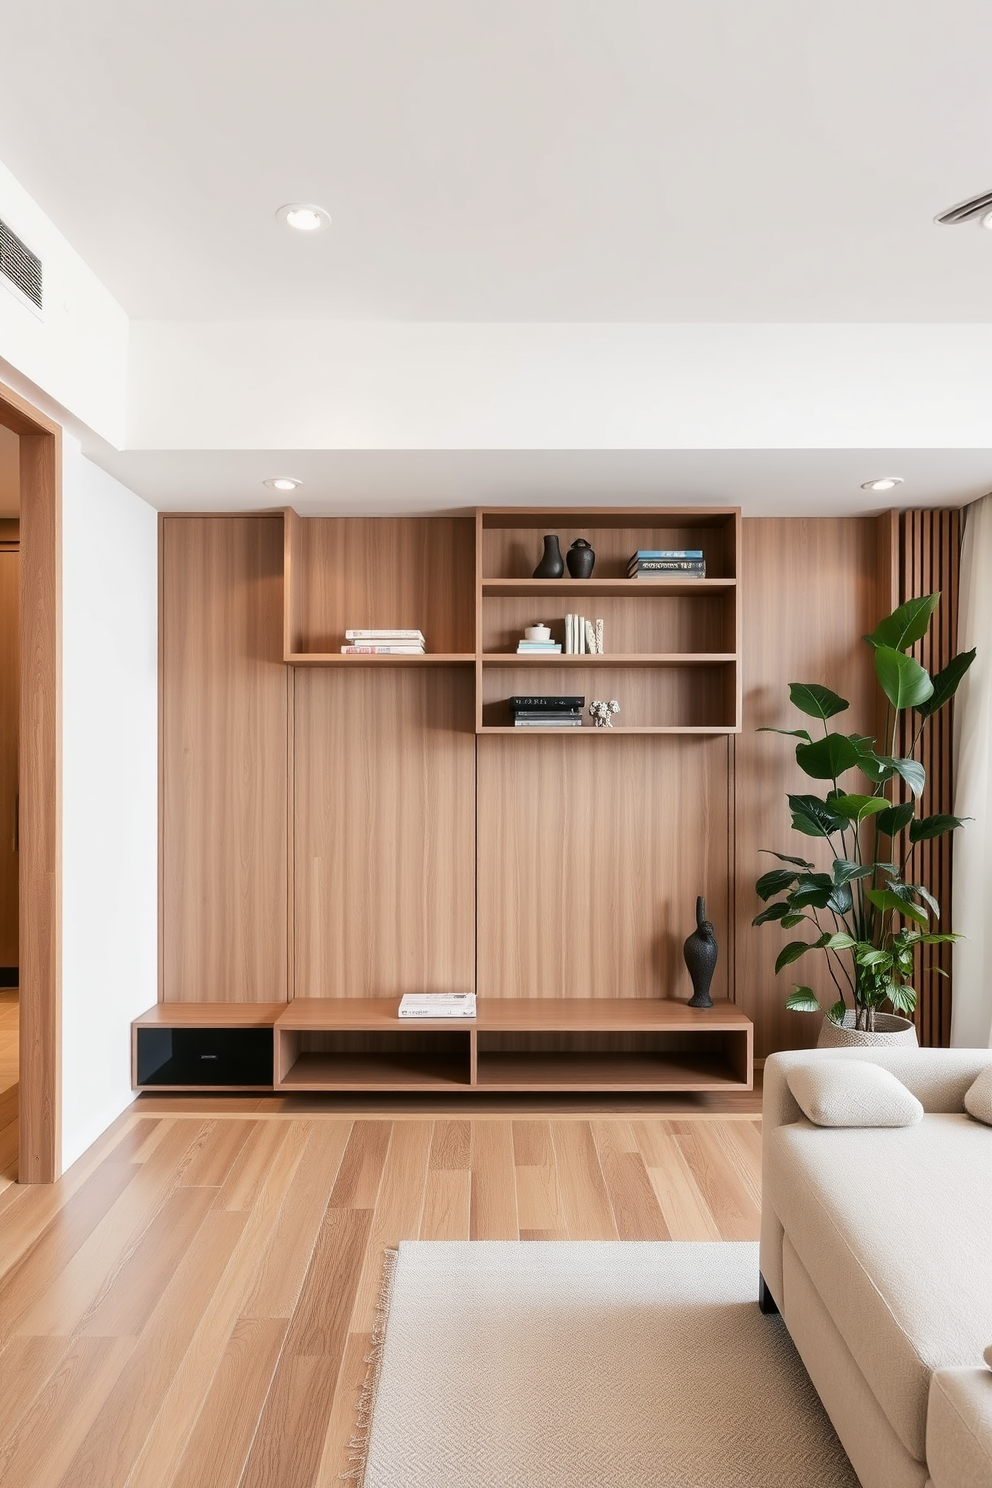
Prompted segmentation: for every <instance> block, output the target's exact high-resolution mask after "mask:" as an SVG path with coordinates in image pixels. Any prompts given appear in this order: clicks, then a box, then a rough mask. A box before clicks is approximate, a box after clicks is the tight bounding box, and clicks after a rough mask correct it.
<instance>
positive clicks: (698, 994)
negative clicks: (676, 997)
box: [682, 894, 719, 1008]
mask: <svg viewBox="0 0 992 1488" xmlns="http://www.w3.org/2000/svg"><path fill="white" fill-rule="evenodd" d="M682 954H683V956H684V957H685V964H686V966H687V967H688V968H689V976H690V977H691V978H692V993H693V995H692V996H691V997H690V999H689V1006H690V1007H696V1008H708V1007H712V1006H713V999H712V997H711V996H710V982H712V980H713V972H714V970H715V969H716V958H717V956H718V955H719V949H718V947H717V943H716V939H715V937H714V935H713V926H712V925H711V924H710V922H709V920H708V919H707V918H706V900H705V899H704V898H703V896H702V895H701V894H700V895H699V897H698V898H697V900H696V928H695V930H694V931H693V932H692V934H691V935H688V936H686V939H685V944H684V945H683V946H682Z"/></svg>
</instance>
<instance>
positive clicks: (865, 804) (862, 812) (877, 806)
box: [830, 796, 888, 822]
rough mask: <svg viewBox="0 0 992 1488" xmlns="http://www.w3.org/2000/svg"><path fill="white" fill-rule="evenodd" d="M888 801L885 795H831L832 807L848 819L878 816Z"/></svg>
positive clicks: (855, 819) (854, 819)
mask: <svg viewBox="0 0 992 1488" xmlns="http://www.w3.org/2000/svg"><path fill="white" fill-rule="evenodd" d="M887 805H888V802H887V801H886V800H885V797H884V796H831V797H830V808H831V810H832V811H839V812H840V814H841V816H846V817H847V819H848V821H858V822H861V821H864V820H865V818H866V817H869V816H878V815H879V813H880V812H882V811H884V810H885V808H886V806H887Z"/></svg>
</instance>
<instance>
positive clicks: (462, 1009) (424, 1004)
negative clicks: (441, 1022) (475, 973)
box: [399, 992, 475, 1018]
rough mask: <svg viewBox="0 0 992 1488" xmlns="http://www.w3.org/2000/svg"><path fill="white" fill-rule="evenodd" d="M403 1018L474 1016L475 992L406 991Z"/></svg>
mask: <svg viewBox="0 0 992 1488" xmlns="http://www.w3.org/2000/svg"><path fill="white" fill-rule="evenodd" d="M399 1016H400V1017H401V1018H474V1017H475V993H474V992H404V994H403V996H402V997H401V998H400V1006H399Z"/></svg>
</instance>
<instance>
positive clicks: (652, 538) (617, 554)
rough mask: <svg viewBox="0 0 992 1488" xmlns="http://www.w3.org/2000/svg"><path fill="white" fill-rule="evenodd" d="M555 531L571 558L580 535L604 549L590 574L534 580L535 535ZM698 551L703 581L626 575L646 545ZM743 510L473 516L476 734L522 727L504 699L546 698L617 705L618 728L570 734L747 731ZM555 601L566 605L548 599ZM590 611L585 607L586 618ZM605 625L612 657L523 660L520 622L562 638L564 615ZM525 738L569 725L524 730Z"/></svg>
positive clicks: (491, 512) (538, 547)
mask: <svg viewBox="0 0 992 1488" xmlns="http://www.w3.org/2000/svg"><path fill="white" fill-rule="evenodd" d="M545 532H555V533H557V535H558V537H559V542H560V546H561V550H562V555H563V556H564V555H565V554H566V552H567V549H568V547H569V546H570V544H571V543H572V542H573V541H574V540H575V539H576V538H577V537H584V538H586V539H587V540H588V541H589V542H590V543H591V544H592V546H593V548H594V550H595V553H596V565H595V569H594V571H593V575H592V577H591V578H589V579H573V578H571V577H569V576H563V577H562V578H560V579H536V578H533V577H528V572H530V573H532V572H533V568H534V567H535V566H536V565H537V563H538V562H539V560H540V556H541V551H542V542H541V534H542V533H545ZM647 547H651V548H682V547H698V548H702V550H703V554H704V557H705V560H706V575H707V576H706V578H705V579H684V578H679V577H678V576H675V577H671V578H660V579H628V578H627V576H626V575H627V563H628V560H629V559H630V557H631V556H632V555H633V554H634V553H635V552H636V551H637V549H638V548H647ZM739 551H740V514H739V512H738V511H737V510H736V509H731V508H727V509H719V510H712V509H708V510H700V509H698V508H697V509H692V508H674V509H668V510H645V509H644V508H643V507H641V508H625V509H618V508H615V507H612V508H610V507H595V508H594V507H589V508H584V509H572V510H561V509H546V510H544V511H534V510H529V509H528V510H526V511H521V510H519V509H513V508H490V509H483V510H480V511H479V512H478V513H477V515H476V561H477V570H478V584H477V598H476V729H477V731H478V732H479V733H480V734H490V733H518V734H519V733H521V732H523V731H522V730H515V729H514V727H513V724H512V720H511V717H510V712H509V707H508V704H507V699H508V698H509V697H511V696H513V695H514V694H516V693H527V692H541V693H548V694H551V695H553V694H555V693H568V694H574V695H582V696H585V697H586V698H587V701H592V699H593V697H594V696H595V697H600V698H604V699H609V698H611V697H615V698H616V699H617V701H618V702H619V703H620V713H619V714H618V715H617V722H615V723H614V724H613V726H612V728H610V729H595V728H594V727H593V726H592V723H591V720H589V726H588V729H587V728H586V727H583V729H581V730H578V729H575V730H568V731H567V732H568V734H569V737H572V736H574V734H577V733H583V734H584V733H586V732H592V733H596V734H599V735H606V736H609V735H610V734H629V733H636V734H643V733H659V734H663V733H690V734H719V733H734V732H737V731H738V730H739V729H740V720H741V684H740V669H739V665H738V659H739V633H740V596H739V592H738V586H737V565H738V553H739ZM554 601H558V603H557V604H554ZM587 609H591V613H589V614H587ZM566 611H569V612H573V611H574V612H578V613H582V614H586V616H587V618H588V619H593V618H598V617H601V618H602V619H603V622H604V631H605V647H606V650H605V654H604V655H601V656H600V655H588V654H587V655H579V656H566V655H564V654H561V655H554V654H552V655H545V656H518V655H517V654H516V642H517V639H518V638H519V636H520V635H521V633H522V631H523V628H524V626H525V625H528V624H531V623H533V622H534V621H537V620H541V621H543V622H544V623H545V624H546V625H550V627H551V633H552V638H553V639H554V640H557V641H562V642H563V640H564V615H565V612H566ZM526 732H527V734H528V736H530V735H531V734H538V735H540V734H545V733H559V732H565V731H564V730H553V729H551V730H542V729H527V730H526Z"/></svg>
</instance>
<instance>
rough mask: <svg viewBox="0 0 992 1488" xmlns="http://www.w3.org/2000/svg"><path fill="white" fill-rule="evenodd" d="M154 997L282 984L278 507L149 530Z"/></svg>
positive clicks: (283, 697) (259, 996) (240, 992)
mask: <svg viewBox="0 0 992 1488" xmlns="http://www.w3.org/2000/svg"><path fill="white" fill-rule="evenodd" d="M161 542H162V595H161V636H162V639H161V671H162V766H161V768H162V798H163V807H162V838H163V842H162V855H163V872H162V893H163V906H162V959H163V985H162V996H163V997H164V999H165V1000H166V1001H175V1002H196V1001H208V1000H209V1001H212V1002H281V1001H285V999H286V997H287V995H288V988H287V924H288V868H287V863H288V819H287V818H288V811H287V794H288V772H289V757H288V753H289V751H288V737H287V727H288V718H289V711H288V689H289V675H290V674H289V671H288V669H287V668H286V667H285V666H284V665H283V663H282V633H283V613H282V583H281V576H282V562H283V525H282V518H281V517H279V516H262V517H255V516H250V517H235V518H231V517H171V516H168V517H164V518H163V519H162V526H161Z"/></svg>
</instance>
